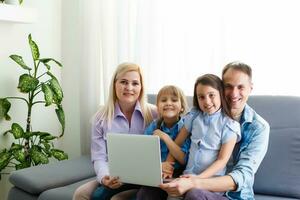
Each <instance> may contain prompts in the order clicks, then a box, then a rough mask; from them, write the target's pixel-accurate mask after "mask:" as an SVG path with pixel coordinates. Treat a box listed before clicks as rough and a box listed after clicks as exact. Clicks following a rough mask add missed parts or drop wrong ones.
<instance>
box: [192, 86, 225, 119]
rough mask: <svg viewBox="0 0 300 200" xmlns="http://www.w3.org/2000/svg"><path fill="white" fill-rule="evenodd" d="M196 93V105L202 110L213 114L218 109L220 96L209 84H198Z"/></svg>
mask: <svg viewBox="0 0 300 200" xmlns="http://www.w3.org/2000/svg"><path fill="white" fill-rule="evenodd" d="M196 94H197V100H198V105H199V107H200V109H201V110H202V111H203V112H205V113H207V114H213V113H215V112H216V111H218V110H219V109H220V107H221V97H220V92H219V91H218V90H217V89H215V88H213V87H211V86H209V85H202V84H198V85H197V87H196Z"/></svg>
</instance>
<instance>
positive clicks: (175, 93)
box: [156, 85, 188, 129]
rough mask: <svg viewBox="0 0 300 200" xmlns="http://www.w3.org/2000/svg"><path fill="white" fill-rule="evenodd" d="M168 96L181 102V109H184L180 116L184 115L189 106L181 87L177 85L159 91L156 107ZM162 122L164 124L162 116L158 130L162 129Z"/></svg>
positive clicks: (158, 123) (158, 122)
mask: <svg viewBox="0 0 300 200" xmlns="http://www.w3.org/2000/svg"><path fill="white" fill-rule="evenodd" d="M166 94H170V95H173V96H175V97H177V98H178V99H179V100H180V103H181V108H182V110H181V111H180V115H183V114H185V113H186V112H187V110H188V104H187V100H186V97H185V95H184V93H183V91H182V90H181V89H180V88H179V87H176V86H175V85H166V86H164V87H163V88H161V89H160V90H159V92H158V94H157V98H156V106H158V102H159V99H160V98H161V96H162V95H166ZM162 122H163V119H162V117H161V116H160V117H159V119H158V121H157V128H158V129H159V128H160V126H161V123H162Z"/></svg>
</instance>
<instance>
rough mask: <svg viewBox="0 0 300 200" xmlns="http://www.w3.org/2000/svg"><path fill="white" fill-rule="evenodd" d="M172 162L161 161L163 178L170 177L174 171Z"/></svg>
mask: <svg viewBox="0 0 300 200" xmlns="http://www.w3.org/2000/svg"><path fill="white" fill-rule="evenodd" d="M173 165H174V162H167V161H166V162H163V163H162V172H163V178H172V177H173V172H174V167H173Z"/></svg>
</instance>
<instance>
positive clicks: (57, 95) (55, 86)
mask: <svg viewBox="0 0 300 200" xmlns="http://www.w3.org/2000/svg"><path fill="white" fill-rule="evenodd" d="M50 88H51V89H52V91H53V92H54V96H53V100H54V103H55V104H60V103H61V101H62V99H63V91H62V89H61V87H60V85H59V82H58V80H57V79H56V78H55V77H54V76H53V77H52V79H51V80H50Z"/></svg>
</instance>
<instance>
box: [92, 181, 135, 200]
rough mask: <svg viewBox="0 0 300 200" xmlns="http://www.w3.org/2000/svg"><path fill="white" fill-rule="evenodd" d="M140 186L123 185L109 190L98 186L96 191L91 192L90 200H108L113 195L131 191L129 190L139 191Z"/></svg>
mask: <svg viewBox="0 0 300 200" xmlns="http://www.w3.org/2000/svg"><path fill="white" fill-rule="evenodd" d="M140 187H141V186H139V185H133V184H124V185H122V186H121V187H119V188H117V189H110V188H108V187H104V186H102V185H100V186H99V187H97V189H96V190H95V191H94V192H93V194H92V197H91V199H92V200H110V198H111V197H113V196H114V195H115V194H118V193H120V192H123V191H126V190H131V189H139V188H140Z"/></svg>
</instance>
